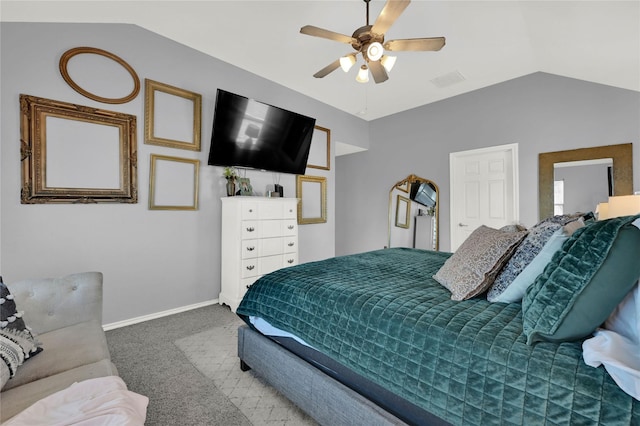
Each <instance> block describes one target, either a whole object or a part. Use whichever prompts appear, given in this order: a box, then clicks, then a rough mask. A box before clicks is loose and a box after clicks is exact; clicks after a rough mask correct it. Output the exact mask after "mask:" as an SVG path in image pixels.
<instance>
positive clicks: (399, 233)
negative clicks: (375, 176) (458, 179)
mask: <svg viewBox="0 0 640 426" xmlns="http://www.w3.org/2000/svg"><path fill="white" fill-rule="evenodd" d="M439 204H440V200H439V193H438V185H436V184H435V182H433V181H431V180H429V179H425V178H422V177H420V176H416V175H414V174H411V175H409V176H407V177H406V178H404V179H402V180H401V181H399V182H397V183H396V184H395V185H393V186H392V187H391V190H390V191H389V233H388V237H389V238H388V247H412V248H420V249H426V250H438V249H439V247H440V244H439V220H438V215H439V207H440V206H439Z"/></svg>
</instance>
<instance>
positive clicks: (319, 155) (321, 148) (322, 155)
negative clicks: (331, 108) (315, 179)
mask: <svg viewBox="0 0 640 426" xmlns="http://www.w3.org/2000/svg"><path fill="white" fill-rule="evenodd" d="M307 167H311V168H313V169H320V170H331V130H329V129H327V128H326V127H321V126H315V127H314V131H313V136H312V139H311V148H310V149H309V159H308V161H307Z"/></svg>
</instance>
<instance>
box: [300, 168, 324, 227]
mask: <svg viewBox="0 0 640 426" xmlns="http://www.w3.org/2000/svg"><path fill="white" fill-rule="evenodd" d="M296 197H297V198H298V199H299V200H300V202H299V203H298V224H300V225H309V224H314V223H326V222H327V178H326V177H321V176H306V175H298V176H296Z"/></svg>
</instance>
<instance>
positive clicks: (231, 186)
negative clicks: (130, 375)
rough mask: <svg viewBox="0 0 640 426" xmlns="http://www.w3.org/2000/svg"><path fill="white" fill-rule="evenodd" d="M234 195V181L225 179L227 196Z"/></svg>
mask: <svg viewBox="0 0 640 426" xmlns="http://www.w3.org/2000/svg"><path fill="white" fill-rule="evenodd" d="M234 195H236V182H235V181H233V180H231V179H229V180H227V197H232V196H234Z"/></svg>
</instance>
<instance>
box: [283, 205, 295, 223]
mask: <svg viewBox="0 0 640 426" xmlns="http://www.w3.org/2000/svg"><path fill="white" fill-rule="evenodd" d="M283 210H284V211H283V212H282V213H283V214H282V217H283V218H285V219H297V218H298V205H297V203H287V204H286V205H285V206H284V209H283Z"/></svg>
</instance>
